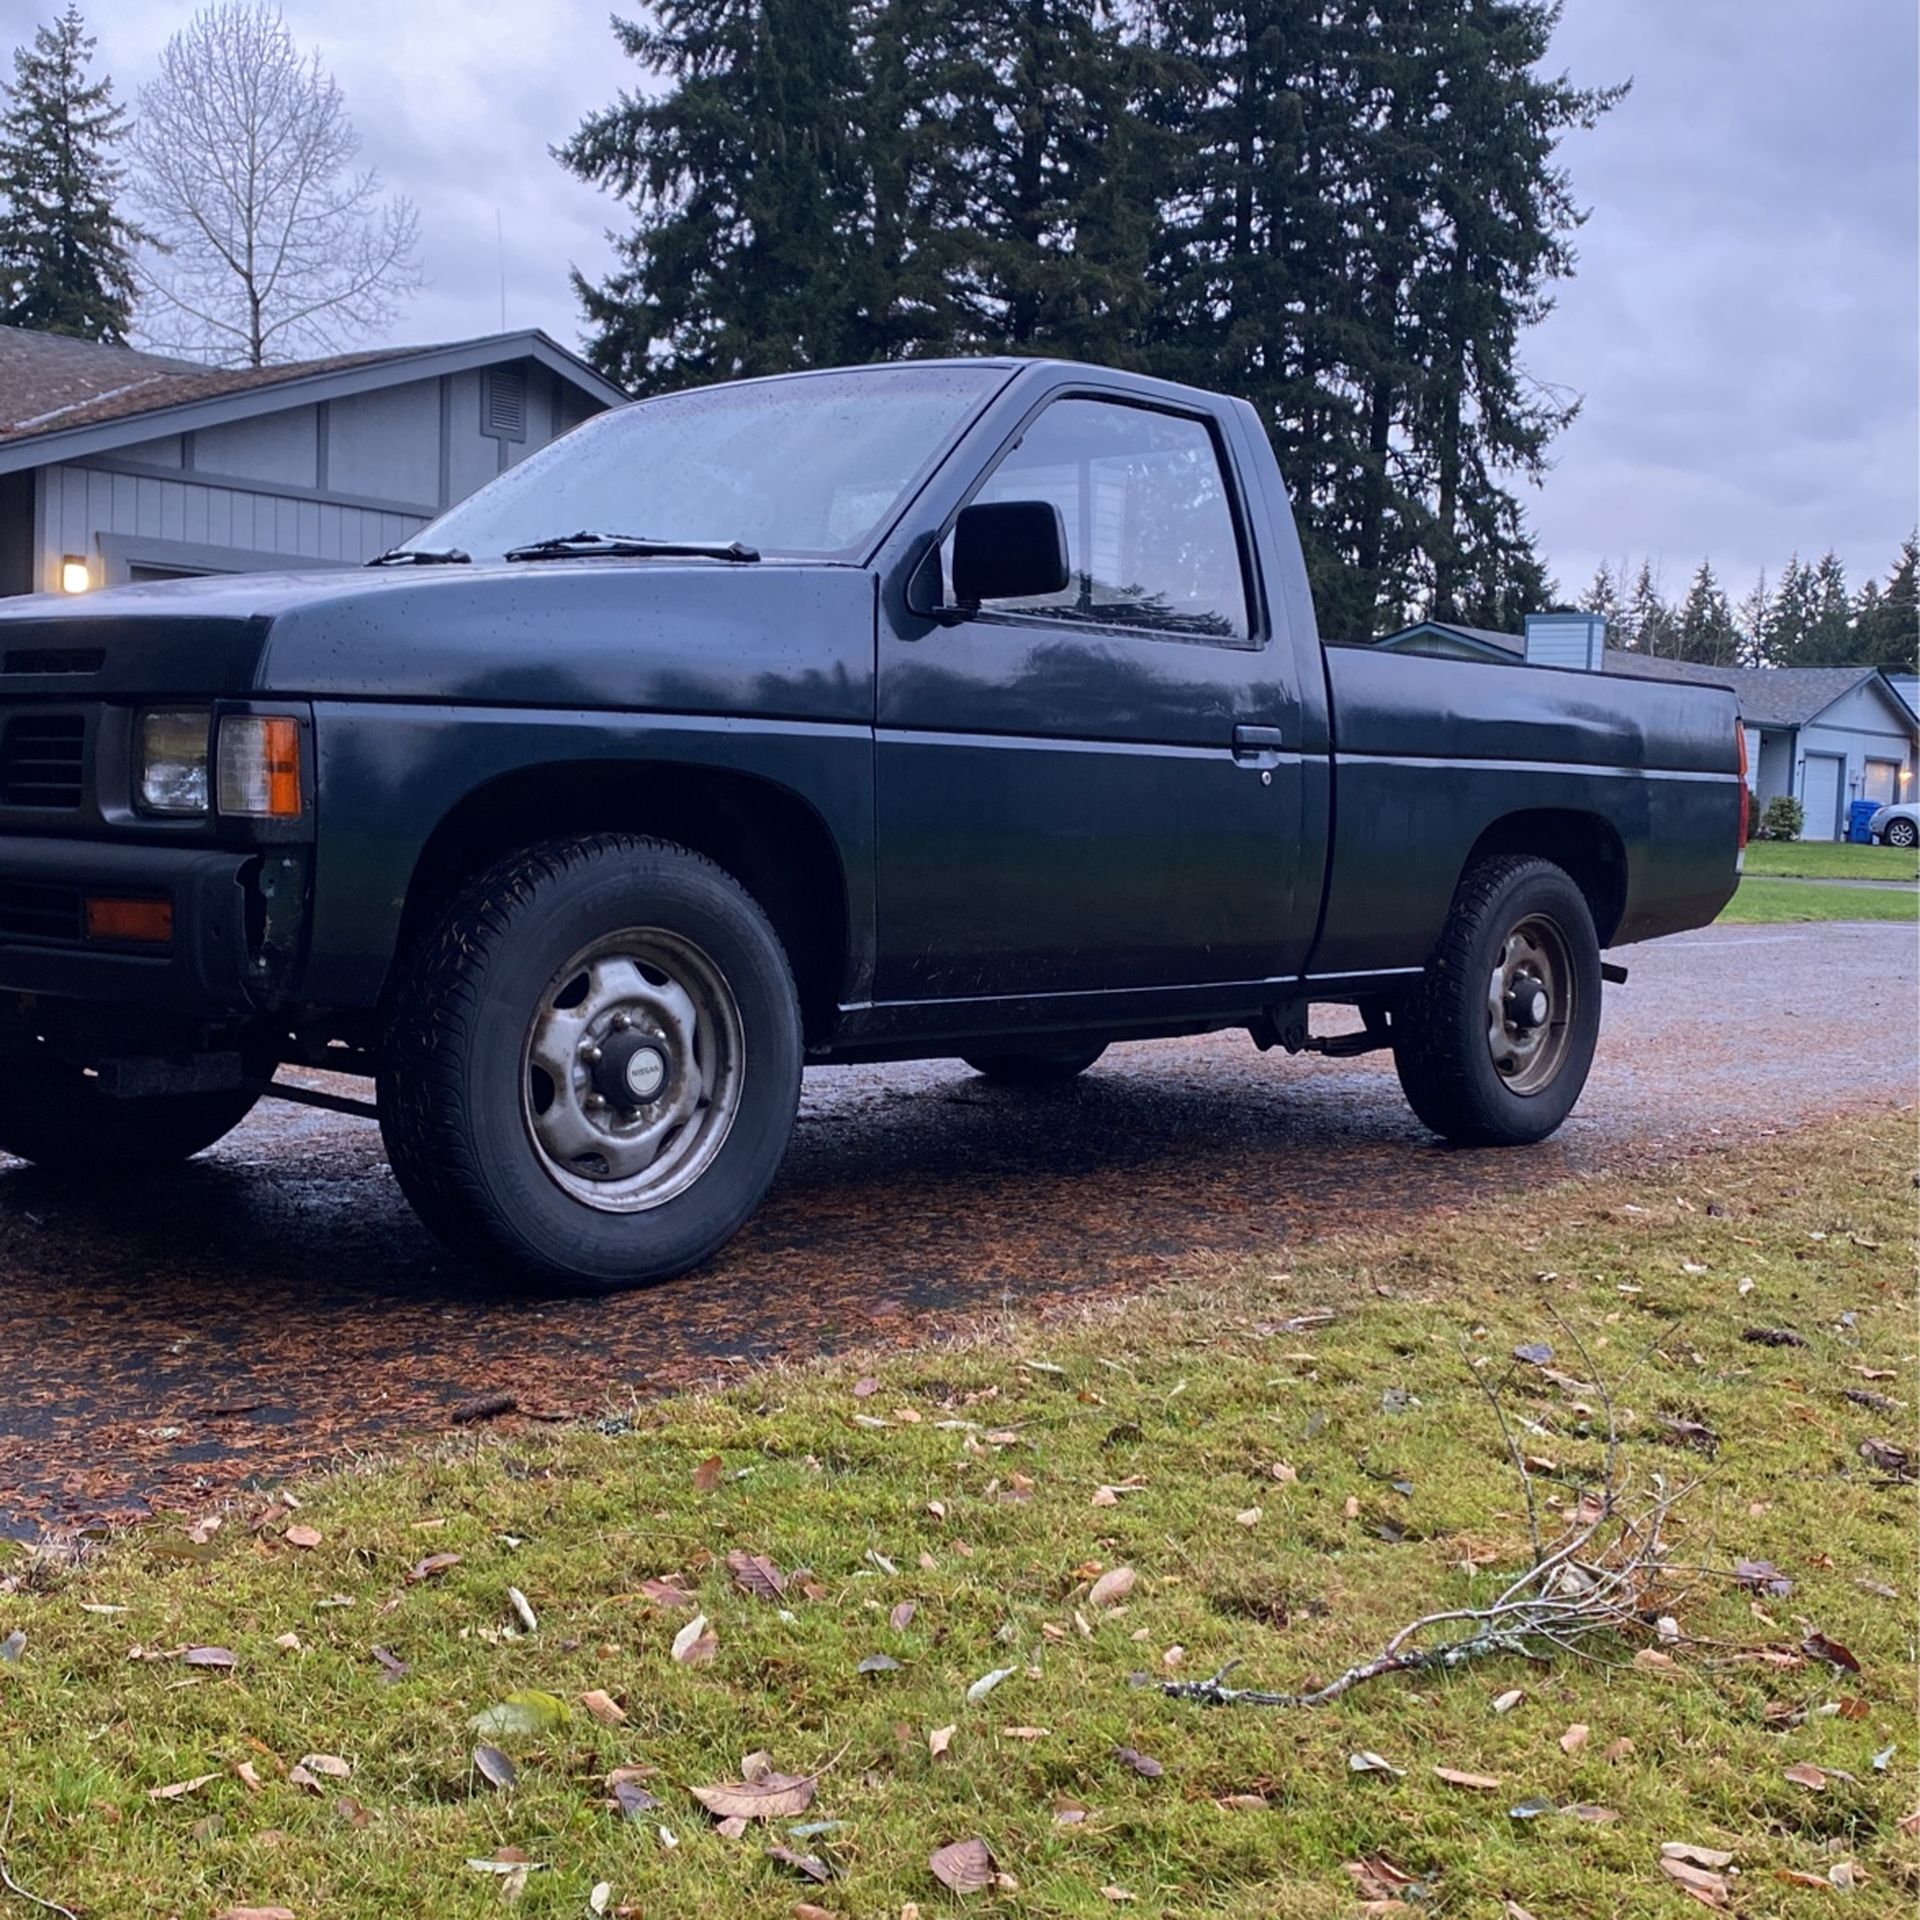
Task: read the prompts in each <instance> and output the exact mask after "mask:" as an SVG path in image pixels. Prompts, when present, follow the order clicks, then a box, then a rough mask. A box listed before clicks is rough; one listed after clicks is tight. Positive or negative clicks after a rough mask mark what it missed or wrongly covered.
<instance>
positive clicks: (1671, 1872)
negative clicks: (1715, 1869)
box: [1660, 1860, 1727, 1907]
mask: <svg viewBox="0 0 1920 1920" xmlns="http://www.w3.org/2000/svg"><path fill="white" fill-rule="evenodd" d="M1660 1871H1661V1872H1662V1873H1664V1874H1665V1875H1666V1876H1667V1877H1668V1878H1669V1879H1670V1880H1676V1881H1678V1882H1679V1884H1680V1885H1681V1886H1682V1887H1684V1888H1685V1889H1686V1891H1687V1892H1688V1893H1690V1894H1692V1895H1693V1897H1694V1898H1695V1899H1696V1900H1698V1901H1699V1902H1700V1903H1701V1904H1702V1905H1703V1906H1709V1907H1724V1906H1725V1905H1726V1904H1727V1880H1726V1876H1725V1875H1724V1874H1720V1873H1709V1872H1707V1871H1706V1869H1705V1868H1704V1867H1690V1866H1688V1865H1687V1863H1686V1862H1685V1861H1684V1860H1662V1861H1661V1862H1660Z"/></svg>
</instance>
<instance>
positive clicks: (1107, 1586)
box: [1087, 1567, 1135, 1607]
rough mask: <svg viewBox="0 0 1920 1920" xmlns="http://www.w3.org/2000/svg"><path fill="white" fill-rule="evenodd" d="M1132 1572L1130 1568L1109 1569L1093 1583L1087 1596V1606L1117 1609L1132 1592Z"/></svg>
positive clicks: (1133, 1576)
mask: <svg viewBox="0 0 1920 1920" xmlns="http://www.w3.org/2000/svg"><path fill="white" fill-rule="evenodd" d="M1134 1578H1135V1575H1134V1571H1133V1569H1132V1568H1131V1567H1111V1568H1109V1569H1108V1570H1107V1571H1106V1572H1105V1573H1103V1574H1102V1575H1101V1576H1100V1578H1099V1579H1098V1580H1096V1581H1095V1582H1094V1583H1093V1590H1092V1591H1091V1592H1090V1593H1089V1594H1088V1595H1087V1603H1088V1605H1089V1606H1095V1607H1117V1606H1118V1605H1119V1604H1120V1602H1121V1601H1122V1600H1124V1599H1125V1598H1126V1597H1127V1595H1128V1594H1130V1593H1131V1592H1132V1591H1133V1583H1134Z"/></svg>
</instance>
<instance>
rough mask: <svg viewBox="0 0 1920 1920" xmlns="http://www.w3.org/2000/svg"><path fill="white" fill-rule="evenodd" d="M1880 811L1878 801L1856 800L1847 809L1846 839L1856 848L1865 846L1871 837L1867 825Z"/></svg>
mask: <svg viewBox="0 0 1920 1920" xmlns="http://www.w3.org/2000/svg"><path fill="white" fill-rule="evenodd" d="M1879 811H1880V802H1879V801H1878V800H1856V801H1855V802H1854V803H1853V805H1852V806H1850V807H1849V808H1848V809H1847V838H1848V839H1849V840H1851V841H1852V842H1853V844H1854V845H1855V846H1856V847H1864V846H1866V845H1867V844H1868V843H1869V842H1870V841H1871V840H1872V839H1873V835H1872V833H1870V832H1869V831H1868V823H1869V822H1870V821H1871V820H1872V819H1873V816H1874V815H1875V814H1876V813H1878V812H1879Z"/></svg>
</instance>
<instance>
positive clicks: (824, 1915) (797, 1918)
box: [789, 1900, 905, 1920]
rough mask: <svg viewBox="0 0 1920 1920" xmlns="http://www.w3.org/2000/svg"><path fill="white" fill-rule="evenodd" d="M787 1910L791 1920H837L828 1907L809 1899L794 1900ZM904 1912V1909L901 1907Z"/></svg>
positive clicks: (836, 1916)
mask: <svg viewBox="0 0 1920 1920" xmlns="http://www.w3.org/2000/svg"><path fill="white" fill-rule="evenodd" d="M789 1911H790V1912H791V1913H792V1915H793V1920H839V1916H838V1915H837V1914H836V1913H834V1911H833V1910H832V1908H830V1907H816V1906H815V1905H814V1904H813V1902H812V1901H811V1900H796V1901H795V1902H794V1903H793V1905H792V1907H791V1908H790V1909H789ZM902 1911H903V1912H904V1911H905V1909H904V1908H903V1909H902Z"/></svg>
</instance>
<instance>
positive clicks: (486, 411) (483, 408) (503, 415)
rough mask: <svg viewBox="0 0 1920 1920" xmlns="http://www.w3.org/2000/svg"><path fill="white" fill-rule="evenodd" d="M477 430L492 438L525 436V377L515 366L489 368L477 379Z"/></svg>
mask: <svg viewBox="0 0 1920 1920" xmlns="http://www.w3.org/2000/svg"><path fill="white" fill-rule="evenodd" d="M480 431H481V432H482V433H484V434H486V435H487V436H488V437H489V438H490V439H494V440H524V439H525V438H526V437H527V376H526V375H525V373H523V372H522V371H521V370H520V368H518V367H489V368H488V369H487V370H486V372H485V374H484V375H482V377H481V381H480Z"/></svg>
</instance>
